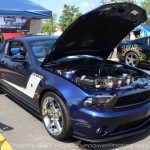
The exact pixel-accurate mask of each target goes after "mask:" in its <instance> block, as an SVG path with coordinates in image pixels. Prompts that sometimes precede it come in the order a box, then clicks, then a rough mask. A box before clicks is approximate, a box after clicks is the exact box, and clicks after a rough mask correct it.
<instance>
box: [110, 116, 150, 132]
mask: <svg viewBox="0 0 150 150" xmlns="http://www.w3.org/2000/svg"><path fill="white" fill-rule="evenodd" d="M149 118H150V117H149V116H148V117H146V118H143V119H140V120H137V121H133V122H129V123H127V124H123V125H120V126H118V127H116V128H115V130H113V132H112V133H117V132H121V131H126V130H129V129H133V128H136V127H139V126H140V125H142V124H144V123H145V122H147V121H148V120H149Z"/></svg>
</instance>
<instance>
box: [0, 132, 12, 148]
mask: <svg viewBox="0 0 150 150" xmlns="http://www.w3.org/2000/svg"><path fill="white" fill-rule="evenodd" d="M0 150H13V149H12V147H11V146H10V144H9V143H8V142H7V140H6V139H5V138H4V137H3V135H2V134H0Z"/></svg>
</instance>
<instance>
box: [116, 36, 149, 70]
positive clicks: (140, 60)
mask: <svg viewBox="0 0 150 150" xmlns="http://www.w3.org/2000/svg"><path fill="white" fill-rule="evenodd" d="M117 57H118V59H119V60H120V61H121V62H124V63H125V64H127V65H131V66H133V67H138V66H147V67H150V36H148V37H143V38H139V39H136V40H131V41H123V42H121V43H119V45H118V47H117Z"/></svg>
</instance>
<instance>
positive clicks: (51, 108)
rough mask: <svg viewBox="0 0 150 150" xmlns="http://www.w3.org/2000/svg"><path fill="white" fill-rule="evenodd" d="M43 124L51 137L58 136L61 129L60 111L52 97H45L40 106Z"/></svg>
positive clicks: (61, 116) (61, 118)
mask: <svg viewBox="0 0 150 150" xmlns="http://www.w3.org/2000/svg"><path fill="white" fill-rule="evenodd" d="M42 116H43V122H44V124H45V126H46V128H47V130H48V131H49V132H50V133H51V134H52V135H59V134H61V132H62V127H63V115H62V110H61V107H60V106H59V104H58V103H57V101H56V100H55V99H54V98H52V97H46V98H45V99H44V100H43V106H42Z"/></svg>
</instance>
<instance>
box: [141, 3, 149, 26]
mask: <svg viewBox="0 0 150 150" xmlns="http://www.w3.org/2000/svg"><path fill="white" fill-rule="evenodd" d="M141 6H142V7H143V8H144V9H145V10H146V13H147V16H148V19H147V21H146V23H147V24H148V25H149V27H150V1H149V0H145V1H143V2H141Z"/></svg>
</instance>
